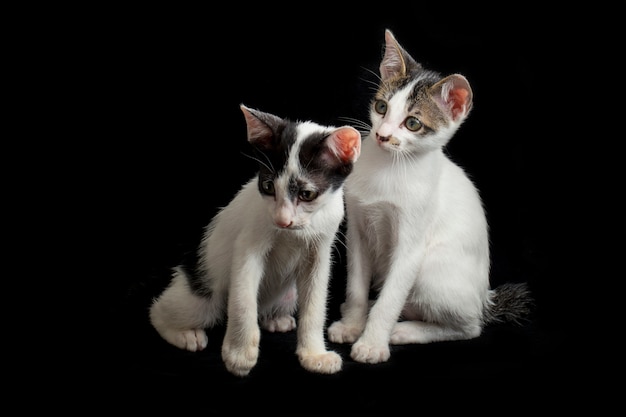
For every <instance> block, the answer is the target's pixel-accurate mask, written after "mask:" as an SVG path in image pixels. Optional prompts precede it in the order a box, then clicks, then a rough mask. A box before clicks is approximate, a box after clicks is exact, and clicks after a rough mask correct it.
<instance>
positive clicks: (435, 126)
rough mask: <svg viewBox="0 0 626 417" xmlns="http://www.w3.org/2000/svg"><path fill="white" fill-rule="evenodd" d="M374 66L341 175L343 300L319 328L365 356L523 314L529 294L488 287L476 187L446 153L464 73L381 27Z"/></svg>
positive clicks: (468, 334) (462, 103)
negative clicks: (358, 130)
mask: <svg viewBox="0 0 626 417" xmlns="http://www.w3.org/2000/svg"><path fill="white" fill-rule="evenodd" d="M379 70H380V76H381V79H380V83H379V85H378V89H377V92H376V94H375V96H374V98H373V100H372V102H371V108H370V121H371V130H370V131H369V134H368V135H367V136H365V134H364V136H363V144H362V154H361V156H360V158H359V161H358V162H357V163H356V164H355V167H354V171H353V172H352V174H351V175H350V177H349V178H348V179H347V181H346V186H345V198H346V219H347V223H346V228H347V235H346V245H347V250H348V251H347V256H348V278H347V288H346V301H345V303H343V304H342V306H341V314H342V316H341V319H340V320H339V321H336V322H334V323H333V324H332V325H331V326H330V327H329V329H328V337H329V340H330V341H332V342H337V343H354V344H353V345H352V348H351V353H350V355H351V357H352V358H353V359H354V360H355V361H358V362H366V363H379V362H384V361H387V360H388V359H389V357H390V348H389V344H410V343H430V342H437V341H444V340H460V339H471V338H475V337H478V336H479V335H480V334H481V332H482V329H483V327H484V325H485V324H487V323H490V322H494V321H501V320H504V319H505V318H506V319H509V320H513V321H517V320H521V319H522V318H523V316H524V314H526V313H527V308H528V307H529V305H530V304H529V303H530V302H531V299H530V293H529V291H528V289H527V287H526V285H525V284H506V285H503V286H500V287H498V288H496V289H490V283H489V271H490V255H489V236H488V225H487V221H486V217H485V213H484V211H483V205H482V202H481V199H480V197H479V193H478V191H477V189H476V188H475V186H474V185H473V183H472V182H471V181H470V179H469V178H468V176H467V175H466V174H465V172H464V171H463V170H462V169H461V168H460V167H459V166H457V165H456V164H455V163H453V162H452V161H451V160H450V159H448V157H447V156H446V154H445V153H444V147H445V145H446V144H447V143H448V141H449V140H450V139H451V138H452V136H453V135H454V133H455V132H456V131H457V130H458V128H459V126H460V125H461V124H462V122H463V121H464V120H465V119H466V117H467V116H468V114H469V112H470V110H471V108H472V94H473V93H472V89H471V87H470V84H469V82H468V80H467V79H466V78H465V77H464V76H463V75H460V74H453V75H449V76H447V77H442V76H441V75H440V74H438V73H437V72H434V71H430V70H427V69H425V68H423V67H422V65H421V64H419V63H418V62H416V61H415V60H414V59H413V58H412V57H411V56H410V55H409V54H408V53H407V52H406V51H405V50H404V49H403V48H402V47H401V46H400V44H399V43H398V42H397V41H396V39H395V38H394V36H393V34H392V33H391V31H389V30H386V31H385V52H384V56H383V58H382V61H381V63H380V67H379ZM368 127H369V126H368ZM370 289H373V290H374V292H377V298H376V300H375V301H373V302H369V301H368V298H369V294H370Z"/></svg>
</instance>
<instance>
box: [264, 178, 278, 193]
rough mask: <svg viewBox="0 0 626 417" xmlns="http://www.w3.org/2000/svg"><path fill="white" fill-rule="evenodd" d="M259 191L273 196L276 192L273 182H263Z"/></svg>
mask: <svg viewBox="0 0 626 417" xmlns="http://www.w3.org/2000/svg"><path fill="white" fill-rule="evenodd" d="M261 189H262V190H263V192H264V193H265V194H269V195H274V193H275V192H276V190H274V181H272V180H264V181H263V182H262V183H261Z"/></svg>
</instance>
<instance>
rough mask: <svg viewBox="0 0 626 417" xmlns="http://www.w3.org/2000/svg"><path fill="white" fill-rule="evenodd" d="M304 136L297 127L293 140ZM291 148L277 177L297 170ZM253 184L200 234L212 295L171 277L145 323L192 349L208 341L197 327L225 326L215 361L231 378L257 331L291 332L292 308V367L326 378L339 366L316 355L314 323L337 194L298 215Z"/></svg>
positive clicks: (338, 216)
mask: <svg viewBox="0 0 626 417" xmlns="http://www.w3.org/2000/svg"><path fill="white" fill-rule="evenodd" d="M302 127H303V128H302ZM311 129H315V127H312V126H311V125H309V124H308V123H306V124H304V125H302V126H301V128H300V129H299V132H300V134H299V137H300V138H301V137H303V136H304V135H306V134H308V133H310V131H311ZM298 146H299V145H298V142H296V145H294V148H293V149H292V152H291V153H292V155H291V156H290V158H291V160H290V161H289V162H288V164H287V174H289V172H291V171H294V172H295V171H297V170H298V169H300V168H299V166H298V161H297V159H296V158H295V156H294V153H295V152H296V151H297V148H298ZM357 155H358V152H357ZM257 182H258V179H257V177H254V178H252V179H251V180H250V181H249V182H248V183H247V184H246V185H245V186H244V187H243V188H242V189H241V190H240V191H239V193H238V194H237V195H236V196H235V197H234V199H233V200H232V201H231V203H230V204H228V206H226V207H225V208H223V209H222V210H221V211H220V212H219V213H218V214H217V216H216V217H215V218H214V219H213V221H212V222H211V223H210V224H209V226H208V227H207V229H206V233H205V235H204V239H203V241H202V244H201V247H200V250H199V255H200V257H201V259H200V261H201V262H200V264H201V266H202V269H203V270H204V272H205V279H206V280H207V286H208V287H209V288H210V289H211V290H212V294H211V295H210V296H209V297H205V296H200V295H197V294H194V293H193V292H192V291H191V289H190V287H189V284H188V281H187V279H186V277H185V276H184V274H183V273H182V272H181V271H180V270H175V273H174V276H173V280H172V282H171V284H170V286H169V287H168V288H166V290H165V291H164V292H163V293H162V294H161V295H160V297H158V298H157V299H156V300H155V301H154V303H153V305H152V306H151V309H150V319H151V322H152V324H153V326H154V327H155V328H156V330H157V331H158V332H159V334H160V335H161V336H162V337H163V338H164V339H165V340H166V341H168V342H169V343H171V344H172V345H174V346H177V347H179V348H181V349H187V350H190V351H199V350H202V349H204V348H205V347H206V346H207V343H208V340H207V335H206V332H205V330H204V329H205V328H209V327H212V326H214V325H216V324H217V323H220V322H221V321H223V320H224V319H225V318H227V326H226V334H225V337H224V341H223V344H222V358H223V360H224V363H225V365H226V368H227V369H228V370H229V371H230V372H231V373H233V374H235V375H238V376H245V375H247V374H248V373H249V372H250V371H251V370H252V368H253V367H254V366H255V364H256V363H257V359H258V356H259V343H260V338H261V332H260V326H261V327H263V328H264V329H267V330H268V331H280V332H286V331H290V330H293V329H295V328H296V320H295V318H294V317H293V314H294V313H295V311H296V309H297V310H298V311H299V315H298V317H299V321H298V335H297V338H298V342H297V349H296V353H297V355H298V357H299V360H300V363H301V364H302V366H303V367H304V368H306V369H307V370H310V371H314V372H320V373H335V372H337V371H339V370H340V369H341V366H342V360H341V357H340V356H339V355H338V354H337V353H335V352H332V351H328V350H327V349H326V346H325V341H324V325H325V320H326V300H327V286H328V281H329V278H330V271H331V268H330V267H331V261H332V249H333V244H334V240H335V237H336V232H337V230H338V228H339V225H340V223H341V221H342V220H343V217H344V203H343V195H344V194H343V188H339V189H336V190H335V191H333V192H331V191H328V192H327V193H325V194H322V195H321V196H320V197H319V198H318V199H317V200H315V201H314V202H313V203H311V204H314V208H311V205H310V204H309V205H308V208H307V209H304V208H303V207H305V206H307V205H306V204H298V205H294V204H293V203H292V202H289V201H287V199H286V197H285V196H284V195H283V194H282V192H281V191H280V187H279V185H278V183H277V185H276V189H277V194H276V196H275V198H273V197H269V196H262V195H261V194H260V193H259V190H258V184H257Z"/></svg>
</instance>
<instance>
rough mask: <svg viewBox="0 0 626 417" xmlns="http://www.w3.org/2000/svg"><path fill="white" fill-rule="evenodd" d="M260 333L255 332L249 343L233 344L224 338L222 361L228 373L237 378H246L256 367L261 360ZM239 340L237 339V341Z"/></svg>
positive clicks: (239, 342)
mask: <svg viewBox="0 0 626 417" xmlns="http://www.w3.org/2000/svg"><path fill="white" fill-rule="evenodd" d="M260 338H261V337H260V332H258V331H257V332H255V334H254V335H253V337H252V338H250V340H249V342H248V343H242V342H241V341H238V342H237V343H234V342H231V341H230V338H229V337H225V338H224V343H223V344H222V360H223V361H224V364H225V365H226V369H227V370H228V372H230V373H232V374H233V375H237V376H246V375H248V374H249V373H250V371H251V370H252V368H254V366H255V365H256V363H257V361H258V359H259V341H260ZM235 340H237V339H235Z"/></svg>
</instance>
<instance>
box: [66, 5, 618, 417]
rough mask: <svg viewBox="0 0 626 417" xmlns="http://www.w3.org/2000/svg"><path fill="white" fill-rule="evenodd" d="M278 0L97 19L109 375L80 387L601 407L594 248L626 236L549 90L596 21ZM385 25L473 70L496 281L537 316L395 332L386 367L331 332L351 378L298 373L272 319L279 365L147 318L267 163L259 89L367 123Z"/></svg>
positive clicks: (445, 63) (332, 314)
mask: <svg viewBox="0 0 626 417" xmlns="http://www.w3.org/2000/svg"><path fill="white" fill-rule="evenodd" d="M261 9H263V11H267V10H266V9H264V8H263V7H259V10H252V9H250V8H249V7H243V6H242V10H241V11H240V13H236V14H235V13H221V14H217V13H208V14H207V13H206V12H202V13H200V12H195V11H192V10H190V11H182V10H175V11H172V10H165V9H162V10H132V11H130V10H127V11H124V12H122V11H120V12H119V13H117V12H116V13H111V14H109V13H107V14H104V15H100V17H99V18H98V19H97V21H93V22H91V21H86V22H84V23H83V25H84V30H83V31H82V32H81V33H83V34H84V33H85V32H86V33H88V36H87V37H86V38H85V39H86V40H85V39H83V40H82V41H76V42H77V44H78V45H81V48H79V49H80V50H82V51H84V53H85V55H84V60H82V65H81V68H82V69H83V72H81V73H80V80H84V83H83V84H84V86H85V89H86V90H85V92H84V95H85V96H88V97H89V98H90V99H89V103H93V104H91V107H89V109H88V110H86V109H83V110H82V111H84V112H85V113H88V114H89V116H90V117H88V118H87V119H88V120H92V121H93V124H92V125H91V131H93V127H94V126H95V127H96V130H95V132H96V134H95V135H91V137H90V138H89V143H88V147H87V145H85V146H84V147H81V148H79V149H80V150H81V155H82V158H80V162H79V163H80V170H79V171H78V172H80V173H81V174H85V175H87V174H88V175H90V183H91V186H90V188H89V190H95V192H93V193H91V192H87V194H83V203H85V202H86V203H88V204H90V205H92V206H93V207H95V208H96V210H97V211H98V213H99V214H98V216H97V221H94V222H92V225H91V226H90V227H89V228H88V230H89V231H90V232H91V233H94V234H95V233H97V238H93V239H92V240H90V241H89V243H88V244H86V245H84V246H87V247H88V248H87V249H88V250H89V251H90V255H89V257H88V258H87V260H88V263H89V264H90V269H91V270H95V271H96V272H97V273H102V280H99V281H98V282H97V284H96V287H97V289H96V290H95V291H94V294H98V295H99V297H98V299H102V300H103V302H104V303H105V304H104V306H103V307H102V308H99V314H101V315H102V316H101V318H102V319H103V320H102V322H101V325H100V326H99V327H98V328H97V330H95V331H94V335H95V336H96V339H97V341H96V342H94V344H93V345H91V346H92V347H93V348H96V349H97V351H98V352H102V354H101V355H98V356H97V357H96V356H95V355H94V354H92V355H90V354H87V355H82V356H81V357H85V359H83V362H82V363H81V365H82V366H81V367H83V369H82V370H83V371H85V372H86V373H87V374H88V377H90V378H93V379H94V380H96V381H100V382H99V385H97V386H98V388H97V389H96V388H93V387H94V386H92V385H90V384H89V383H87V382H85V383H84V384H81V385H83V386H82V388H86V391H88V394H85V395H86V397H91V396H95V397H94V398H93V401H92V402H91V404H93V405H94V408H101V409H103V410H111V411H120V412H121V411H123V410H132V411H146V412H147V411H165V410H166V409H167V410H171V411H176V412H178V413H180V414H188V413H194V414H195V415H237V412H241V413H243V412H248V413H247V414H248V415H252V413H255V415H260V414H269V415H285V416H307V415H311V416H313V415H344V416H367V415H385V416H392V415H399V414H400V412H401V411H403V410H404V411H406V414H407V415H423V414H425V413H426V411H427V410H431V411H429V412H432V410H442V411H445V410H455V411H464V412H466V413H467V414H469V413H481V412H482V411H483V410H489V409H491V408H493V409H496V410H500V411H501V412H500V413H498V414H504V415H508V414H509V413H511V412H513V413H514V412H515V411H518V412H536V411H564V410H570V409H582V408H581V407H583V406H587V405H589V404H590V403H591V404H592V406H593V407H594V409H598V408H599V407H601V406H602V403H596V402H595V401H592V400H591V399H590V398H591V397H590V396H589V395H588V394H589V393H588V391H589V390H590V389H591V388H589V387H593V386H597V385H596V384H597V383H599V380H598V379H596V377H595V376H593V375H590V374H589V371H591V370H592V367H591V366H590V362H591V361H590V360H589V358H588V356H587V353H586V352H587V350H586V349H585V348H584V344H585V343H587V342H588V340H589V339H588V337H587V336H581V334H580V329H581V328H586V324H585V323H584V319H585V317H586V316H588V311H587V307H586V306H587V303H588V300H589V299H591V298H593V297H594V295H595V292H594V291H593V289H592V288H581V285H580V284H579V281H577V279H578V278H577V277H580V276H586V274H587V273H588V272H589V269H590V268H589V263H588V259H589V257H590V256H591V254H590V253H589V251H590V248H589V247H590V246H591V247H592V248H591V250H592V251H594V253H595V252H596V251H597V252H602V253H604V254H605V256H607V257H611V256H612V255H611V254H612V253H615V252H616V250H615V249H614V248H613V247H612V246H611V245H609V244H607V243H606V241H604V240H602V239H596V236H595V230H591V228H590V227H587V226H585V223H584V222H577V221H576V220H571V219H572V218H574V219H579V218H580V216H579V214H580V213H581V212H583V209H582V203H581V198H580V196H579V194H578V193H577V192H575V191H574V189H575V188H576V185H577V184H581V183H582V182H583V181H585V177H586V175H587V174H586V173H584V172H582V170H579V169H572V168H574V167H577V166H578V165H577V163H576V161H575V160H573V159H571V158H570V156H569V154H568V149H569V147H567V146H564V144H565V143H569V144H571V142H568V141H569V139H570V138H569V137H568V136H567V134H566V133H565V132H564V131H562V130H560V127H559V126H556V124H555V123H554V120H563V119H562V118H561V116H562V115H561V113H560V112H559V108H558V107H557V108H556V109H555V107H554V100H555V98H554V95H555V94H556V93H555V90H554V89H552V88H547V86H546V81H547V80H548V79H552V80H553V79H554V78H555V77H556V78H558V74H561V69H562V65H563V64H562V62H563V59H564V56H565V54H566V53H568V51H570V50H571V49H572V45H573V44H576V42H577V39H575V38H574V36H575V35H574V34H575V33H577V32H576V31H575V30H572V31H571V33H570V32H569V31H568V32H563V30H566V31H567V30H569V29H566V28H564V27H563V26H561V31H560V32H558V33H557V34H555V33H554V32H553V31H552V30H551V29H550V22H551V17H548V16H545V15H544V14H540V13H534V12H532V11H531V10H529V9H520V10H516V9H515V8H511V9H510V10H511V11H509V12H506V13H504V12H500V15H499V17H498V18H495V19H488V18H486V17H481V18H476V17H475V16H478V15H482V14H478V15H477V14H476V13H474V14H472V15H471V16H472V17H470V15H469V14H467V13H464V12H463V11H460V10H458V9H455V10H454V12H452V11H451V10H446V11H443V10H439V9H436V8H434V7H433V8H432V9H433V10H428V9H425V8H423V7H418V6H409V5H404V6H402V10H395V11H394V13H392V14H390V15H389V16H384V15H383V16H377V15H378V14H379V13H378V12H377V11H374V10H372V11H371V12H370V13H367V14H366V15H365V16H357V15H354V14H347V15H344V14H339V13H338V12H336V11H333V10H332V9H324V10H321V11H320V10H311V11H309V12H308V13H307V15H306V18H305V19H306V20H305V21H300V20H297V19H299V18H302V16H301V15H298V14H297V13H284V14H282V15H280V16H279V15H272V14H271V13H270V14H268V15H263V16H261V14H260V13H261V11H262V10H261ZM283 12H287V11H286V10H283ZM381 13H382V12H381ZM103 16H104V17H103ZM216 21H220V25H215V23H216ZM385 28H390V29H391V30H392V31H393V32H394V34H395V36H396V38H397V39H398V41H399V42H400V43H401V44H402V45H403V46H404V47H405V48H406V49H407V50H408V51H409V53H411V54H412V55H413V56H414V57H415V58H416V59H417V60H418V61H421V62H422V63H423V64H424V65H425V66H426V67H428V68H430V69H433V70H438V71H440V72H442V73H452V72H460V73H462V74H464V75H465V76H466V77H467V78H468V79H469V81H470V83H471V85H472V87H473V89H474V96H475V102H474V109H473V110H472V113H471V114H470V116H469V119H468V120H467V121H466V122H465V124H464V125H463V126H461V128H460V130H459V132H458V133H457V135H456V136H455V137H454V138H453V139H452V142H451V143H450V145H449V147H448V150H449V153H450V155H451V157H452V159H453V160H455V161H457V162H458V163H459V164H460V165H462V166H463V167H464V168H465V169H466V170H467V171H468V173H470V175H471V177H472V179H473V180H474V182H475V183H476V185H477V186H478V188H479V189H480V191H481V195H482V196H483V200H484V203H485V207H486V211H487V214H488V220H489V223H490V227H491V243H492V255H493V256H492V261H493V273H492V283H493V285H494V286H496V285H498V284H500V283H503V282H508V281H515V282H521V281H526V282H528V283H529V285H530V288H531V291H532V292H533V294H534V296H535V298H536V309H535V311H534V314H533V316H532V320H531V321H530V322H529V323H527V324H526V325H524V326H522V327H516V326H514V325H497V326H492V327H489V328H487V329H486V330H485V332H484V334H483V335H482V336H481V337H480V338H478V339H475V340H471V341H462V342H450V343H436V344H431V345H424V346H396V347H393V348H392V356H391V359H390V360H389V361H388V362H387V363H383V364H378V365H365V364H359V363H356V362H354V361H352V360H351V359H350V357H349V351H350V346H349V345H335V344H329V346H330V347H331V348H333V349H335V350H337V351H338V352H340V353H341V355H342V356H343V358H344V367H343V370H342V371H341V372H340V373H338V374H335V375H317V374H313V373H308V372H307V371H305V370H304V369H303V368H301V367H300V365H299V363H298V361H297V358H296V356H295V343H296V341H295V333H293V332H292V333H288V334H270V333H267V332H263V333H262V339H261V349H260V358H259V362H258V364H257V366H256V367H255V368H254V369H253V370H252V372H251V374H250V375H249V376H248V377H245V378H238V377H235V376H233V375H230V374H229V373H228V372H227V371H226V370H225V367H224V365H223V363H222V361H221V358H220V345H221V340H222V337H223V332H224V329H223V328H219V327H218V328H215V329H212V330H211V331H210V332H209V346H208V347H207V349H206V350H205V351H203V352H201V353H190V352H185V351H181V350H178V349H176V348H174V347H172V346H169V345H167V344H166V343H165V342H164V341H163V340H162V339H161V338H160V337H159V336H158V335H157V334H156V332H155V331H154V330H153V329H152V328H151V326H150V324H149V322H148V319H147V309H148V307H149V305H150V301H151V299H152V297H155V296H157V295H158V294H159V292H160V291H161V290H162V289H163V287H164V286H165V285H166V284H167V280H168V270H169V268H170V267H171V266H174V265H175V264H176V262H177V261H178V260H179V259H180V258H181V257H182V255H183V254H184V253H185V252H187V251H190V250H195V244H196V239H197V238H198V236H199V234H200V233H201V228H202V227H203V226H204V225H205V224H206V223H207V222H208V221H209V220H210V218H211V217H212V216H213V215H214V214H215V213H216V211H217V209H218V208H219V207H221V206H223V205H225V204H227V203H228V201H229V200H230V199H231V198H232V196H233V195H234V193H235V192H236V191H237V190H238V189H239V187H240V185H241V184H243V182H244V181H246V180H247V179H248V178H249V177H251V176H252V175H253V173H254V169H255V167H254V164H253V162H252V161H251V160H250V159H249V158H247V157H246V156H245V155H244V154H245V153H246V152H247V142H246V137H245V122H244V119H243V116H242V114H241V111H240V109H239V107H238V106H239V104H240V103H244V104H246V105H248V106H251V107H256V108H259V109H260V110H263V111H268V112H273V113H275V114H277V115H280V116H284V117H289V118H294V119H295V118H301V119H312V120H315V121H317V122H320V123H327V124H344V123H346V122H345V121H342V119H340V117H353V118H357V119H361V120H366V117H367V106H368V100H369V98H370V94H371V93H372V89H371V85H370V84H368V82H369V81H372V80H374V79H375V78H374V76H373V75H372V74H371V73H370V72H369V71H373V72H374V73H376V74H377V72H378V63H379V60H380V58H381V53H382V46H383V39H384V29H385ZM83 42H84V43H83ZM546 97H549V98H546ZM559 99H563V100H566V99H565V98H564V97H562V96H561V97H559ZM81 114H82V112H81ZM557 160H558V164H555V161H557ZM76 172H77V171H75V172H74V173H76ZM594 192H597V191H593V190H591V194H593V193H594ZM588 198H589V197H588V196H587V197H586V198H585V199H584V200H585V201H588ZM583 236H584V237H583ZM76 246H83V245H82V244H77V245H76ZM93 249H95V250H93ZM605 249H606V250H605ZM336 261H337V263H336V265H335V268H334V274H333V278H332V282H331V288H330V291H331V293H330V294H331V297H330V301H329V310H328V318H329V321H330V320H333V319H336V318H338V314H339V313H338V309H339V304H340V303H341V301H342V299H343V287H344V284H345V256H344V254H343V251H342V249H341V247H339V249H338V252H337V258H336ZM594 273H600V271H599V270H594ZM98 278H100V277H98ZM581 294H582V295H583V296H582V297H581ZM99 318H100V317H99ZM95 384H98V383H95ZM581 393H583V394H584V395H583V394H581ZM241 415H243V414H241Z"/></svg>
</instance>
